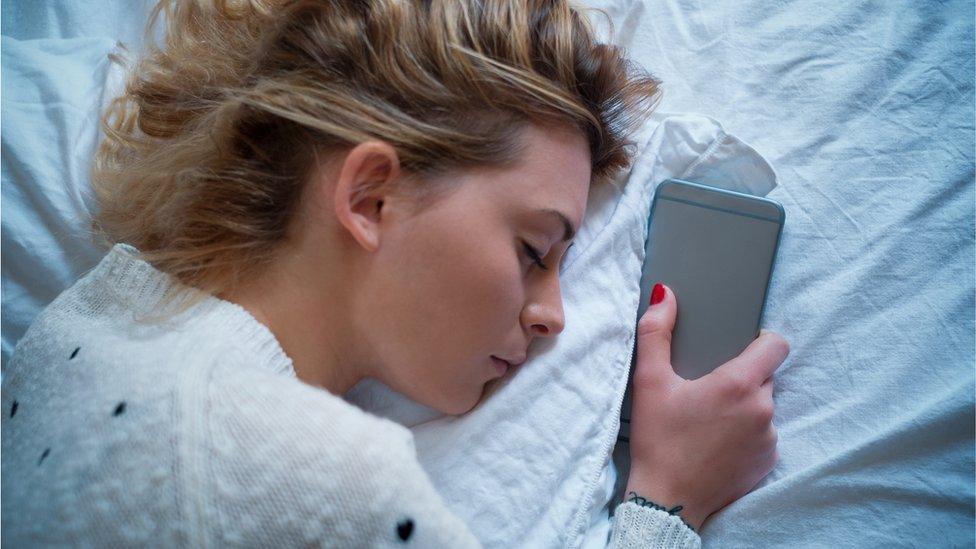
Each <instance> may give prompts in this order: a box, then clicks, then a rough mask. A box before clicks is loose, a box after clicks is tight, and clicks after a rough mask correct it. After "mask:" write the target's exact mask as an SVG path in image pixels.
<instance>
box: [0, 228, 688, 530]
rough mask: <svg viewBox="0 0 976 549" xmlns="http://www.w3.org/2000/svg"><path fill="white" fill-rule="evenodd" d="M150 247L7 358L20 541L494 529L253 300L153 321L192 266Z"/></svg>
mask: <svg viewBox="0 0 976 549" xmlns="http://www.w3.org/2000/svg"><path fill="white" fill-rule="evenodd" d="M135 253H136V250H135V249H134V248H132V247H131V246H126V245H124V244H119V245H116V246H115V247H114V248H113V249H112V250H111V251H110V252H109V253H108V254H107V255H106V256H105V258H104V259H103V260H102V261H101V262H100V263H99V264H98V265H97V266H96V267H95V268H94V269H93V270H92V271H91V272H89V273H88V274H87V275H86V276H85V277H83V278H82V279H81V280H79V281H78V282H77V283H76V284H75V285H74V286H72V287H71V288H69V289H68V290H66V291H65V292H64V293H62V294H61V295H60V296H59V297H58V298H57V299H56V300H55V301H54V302H53V303H51V304H50V305H49V306H48V307H47V308H46V309H45V310H44V311H43V312H42V313H41V314H40V315H39V316H38V318H37V319H36V320H35V322H34V324H33V325H32V326H31V327H30V329H29V330H28V331H27V333H26V335H25V336H24V338H23V339H22V340H21V341H20V342H19V343H18V345H17V348H16V350H15V352H14V354H13V357H12V358H11V360H10V363H9V364H8V366H7V368H6V371H5V372H4V373H3V385H2V405H3V412H2V420H0V421H2V432H3V436H2V465H3V466H2V472H3V478H2V502H3V505H2V542H3V543H4V544H6V543H7V542H10V543H11V546H15V547H19V546H22V545H44V546H46V545H52V544H55V545H72V546H76V545H82V546H93V547H103V546H133V545H140V546H149V545H151V546H189V547H208V546H225V545H245V546H299V545H300V546H308V545H311V546H328V547H384V546H396V547H399V546H404V545H412V546H417V547H478V546H480V544H479V542H478V541H477V539H476V538H475V537H474V535H473V534H472V533H471V531H470V530H469V529H468V527H467V526H466V525H465V524H464V523H463V522H462V521H461V520H460V519H459V518H458V517H457V516H456V515H454V514H453V513H452V512H451V510H450V509H449V508H448V507H447V505H446V504H445V502H444V500H443V499H442V498H441V497H440V495H439V494H438V492H437V491H436V489H435V488H434V486H433V485H432V484H431V481H430V478H429V477H428V476H427V474H426V473H425V471H424V470H423V469H422V467H421V466H420V464H419V462H418V461H417V458H416V452H415V448H414V442H413V435H412V433H411V432H410V430H409V429H407V428H405V427H403V426H401V425H399V424H397V423H395V422H393V421H390V420H388V419H385V418H380V417H378V416H375V415H372V414H369V413H367V412H365V411H363V410H361V409H359V408H357V407H355V406H353V405H352V404H350V403H348V402H346V401H345V400H343V399H342V398H340V397H338V396H336V395H333V394H331V393H329V392H327V391H324V390H321V389H318V388H315V387H312V386H310V385H307V384H305V383H303V382H301V381H300V380H299V379H298V378H297V377H295V373H294V370H293V369H292V364H291V360H290V359H289V358H288V357H287V356H286V355H285V353H284V352H283V351H282V349H281V347H280V346H279V344H278V342H277V340H276V339H275V337H274V336H273V335H272V334H271V332H270V331H269V330H268V329H267V328H266V327H265V326H264V325H263V324H261V323H260V322H258V321H257V320H255V319H254V317H252V316H251V315H250V314H248V313H247V311H245V310H244V309H243V308H241V307H240V306H238V305H236V304H233V303H230V302H228V301H224V300H221V299H218V298H216V297H214V296H207V298H206V300H204V301H203V302H201V303H200V304H198V305H196V306H194V307H193V308H191V309H189V310H188V311H186V312H185V313H183V314H180V315H179V316H176V317H174V318H172V319H171V320H170V321H167V322H164V323H158V322H157V323H148V324H147V323H144V322H141V321H137V319H136V317H137V316H140V315H143V314H144V313H150V312H153V311H156V310H157V309H158V307H159V303H160V299H161V297H162V295H163V292H164V291H165V290H166V289H167V288H168V287H170V286H171V285H173V284H178V282H176V281H175V279H173V278H172V277H170V276H169V275H166V274H164V273H162V272H160V271H158V270H156V269H155V268H153V267H152V266H151V265H150V264H148V263H146V262H145V261H142V260H139V259H138V258H137V257H136V255H135ZM472 451H477V449H472ZM614 523H615V524H614V527H613V531H612V538H611V540H609V543H610V545H611V546H614V547H699V546H700V538H699V537H698V535H697V534H696V533H695V532H694V531H692V530H690V529H689V528H688V527H687V526H685V525H684V524H683V523H682V522H681V520H680V519H679V518H678V517H676V516H672V515H669V514H668V513H666V512H664V511H660V510H655V509H651V508H648V507H640V506H637V505H636V504H634V503H623V504H621V505H620V506H618V507H617V509H616V514H615V518H614Z"/></svg>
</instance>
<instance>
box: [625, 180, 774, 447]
mask: <svg viewBox="0 0 976 549" xmlns="http://www.w3.org/2000/svg"><path fill="white" fill-rule="evenodd" d="M785 219H786V212H785V211H784V210H783V206H782V205H780V204H779V203H778V202H776V201H774V200H770V199H768V198H762V197H756V196H751V195H748V194H743V193H738V192H734V191H728V190H725V189H720V188H716V187H711V186H708V185H702V184H699V183H693V182H690V181H681V180H678V179H669V180H667V181H664V182H663V183H661V184H660V185H659V186H658V188H657V191H656V192H655V195H654V200H653V202H652V204H651V212H650V219H649V221H648V231H647V240H646V242H645V244H644V250H645V257H644V265H643V268H642V271H641V282H640V287H641V298H640V305H639V308H638V311H637V319H635V322H637V321H639V320H640V318H641V317H642V316H643V315H644V312H645V311H646V310H647V308H648V306H649V304H648V300H649V299H650V293H651V289H652V288H653V286H654V284H655V283H656V282H662V283H664V284H665V285H667V286H668V287H669V288H671V291H672V292H674V295H675V297H676V298H677V301H678V314H677V317H676V319H675V325H674V331H673V332H672V341H671V366H672V367H673V368H674V371H675V373H676V374H678V375H679V376H681V377H683V378H685V379H697V378H699V377H702V376H704V375H707V374H708V373H709V372H711V371H712V370H714V369H715V368H717V367H718V366H721V365H722V364H724V363H725V362H727V361H728V360H730V359H732V358H735V357H736V356H738V355H739V354H740V353H741V352H742V351H743V350H745V348H746V347H748V346H749V343H751V342H752V341H753V340H754V339H755V338H756V337H758V335H759V329H760V328H759V323H760V321H761V320H762V313H763V309H765V303H766V291H767V290H768V288H769V280H770V278H771V276H772V272H773V265H774V263H775V259H776V251H777V249H778V247H779V240H780V234H781V233H782V230H783V223H784V221H785ZM636 358H637V344H636V342H635V345H634V354H633V356H632V357H631V367H630V379H629V381H628V383H627V392H626V393H625V396H624V403H623V407H622V408H621V433H620V435H621V437H622V438H621V439H620V440H623V441H627V440H629V433H630V430H629V427H630V408H631V400H630V396H631V388H632V384H633V377H634V370H635V368H636V362H635V361H636Z"/></svg>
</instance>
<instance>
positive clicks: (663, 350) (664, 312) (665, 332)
mask: <svg viewBox="0 0 976 549" xmlns="http://www.w3.org/2000/svg"><path fill="white" fill-rule="evenodd" d="M677 314H678V302H677V299H676V298H675V295H674V293H673V292H672V291H671V288H668V287H667V286H665V285H664V284H661V283H657V284H655V285H654V289H653V290H651V305H650V306H649V307H648V308H647V310H646V311H644V316H642V317H641V318H640V321H639V322H638V323H637V355H638V356H637V361H638V364H637V369H638V370H637V373H636V374H635V375H640V376H641V377H642V379H643V380H645V381H646V382H648V383H651V384H653V385H658V384H659V383H667V382H673V381H676V378H677V379H681V378H680V376H678V374H676V373H675V372H674V369H673V368H672V367H671V334H672V332H673V331H674V322H675V318H676V317H677Z"/></svg>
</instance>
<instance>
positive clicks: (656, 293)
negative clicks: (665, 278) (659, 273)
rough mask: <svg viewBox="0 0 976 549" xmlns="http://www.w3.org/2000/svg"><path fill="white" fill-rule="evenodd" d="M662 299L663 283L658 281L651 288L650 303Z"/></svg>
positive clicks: (652, 303)
mask: <svg viewBox="0 0 976 549" xmlns="http://www.w3.org/2000/svg"><path fill="white" fill-rule="evenodd" d="M662 301H664V284H661V283H660V282H658V283H657V284H655V285H654V289H653V290H651V305H657V304H658V303H660V302H662Z"/></svg>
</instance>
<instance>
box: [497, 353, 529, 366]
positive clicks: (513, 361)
mask: <svg viewBox="0 0 976 549" xmlns="http://www.w3.org/2000/svg"><path fill="white" fill-rule="evenodd" d="M491 357H492V358H497V359H498V360H501V361H504V362H506V363H507V364H508V365H509V366H519V365H521V364H522V363H523V362H525V355H522V356H520V357H518V358H514V359H509V358H502V357H499V356H495V355H491Z"/></svg>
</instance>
